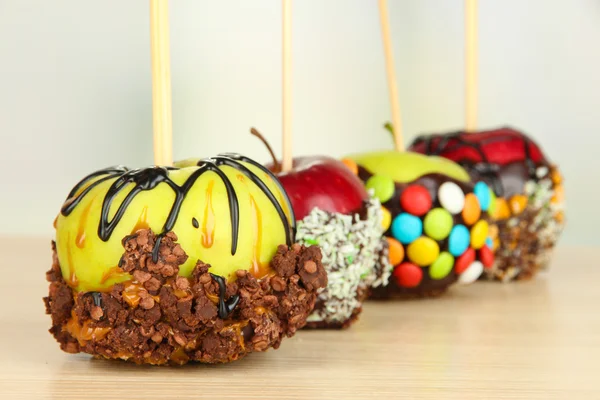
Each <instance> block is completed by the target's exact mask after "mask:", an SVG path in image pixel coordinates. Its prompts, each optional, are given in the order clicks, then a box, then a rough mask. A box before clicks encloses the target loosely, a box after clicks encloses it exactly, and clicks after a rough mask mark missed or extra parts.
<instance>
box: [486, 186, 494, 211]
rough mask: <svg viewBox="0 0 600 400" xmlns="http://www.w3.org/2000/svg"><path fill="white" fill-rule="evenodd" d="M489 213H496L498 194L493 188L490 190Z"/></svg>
mask: <svg viewBox="0 0 600 400" xmlns="http://www.w3.org/2000/svg"><path fill="white" fill-rule="evenodd" d="M487 213H488V214H489V215H494V214H495V213H496V194H495V193H494V191H493V190H490V206H489V207H488V210H487Z"/></svg>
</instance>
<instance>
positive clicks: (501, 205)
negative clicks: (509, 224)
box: [490, 197, 510, 220]
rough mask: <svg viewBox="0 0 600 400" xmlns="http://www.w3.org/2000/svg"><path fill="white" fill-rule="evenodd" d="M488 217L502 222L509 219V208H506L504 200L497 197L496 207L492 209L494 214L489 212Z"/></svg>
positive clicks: (506, 204)
mask: <svg viewBox="0 0 600 400" xmlns="http://www.w3.org/2000/svg"><path fill="white" fill-rule="evenodd" d="M490 215H491V216H492V218H494V219H496V220H503V219H507V218H509V217H510V208H508V203H507V202H506V199H504V198H502V197H498V198H497V199H496V206H495V207H494V212H493V213H491V212H490Z"/></svg>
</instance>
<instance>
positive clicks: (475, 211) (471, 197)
mask: <svg viewBox="0 0 600 400" xmlns="http://www.w3.org/2000/svg"><path fill="white" fill-rule="evenodd" d="M480 216H481V207H480V206H479V200H478V199H477V196H475V194H473V193H467V195H466V196H465V207H464V208H463V210H462V217H463V220H464V221H465V224H467V225H468V226H471V225H473V224H474V223H475V222H477V220H478V219H479V217H480Z"/></svg>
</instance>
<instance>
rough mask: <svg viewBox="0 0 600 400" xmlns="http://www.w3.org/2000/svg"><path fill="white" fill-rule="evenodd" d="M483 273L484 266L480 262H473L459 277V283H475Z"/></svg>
mask: <svg viewBox="0 0 600 400" xmlns="http://www.w3.org/2000/svg"><path fill="white" fill-rule="evenodd" d="M482 273H483V264H482V263H480V262H479V261H473V262H472V263H471V265H469V267H468V268H467V269H466V270H465V272H463V273H462V274H460V275H459V276H458V283H462V284H463V285H466V284H469V283H472V282H475V281H476V280H477V279H479V277H480V276H481V274H482Z"/></svg>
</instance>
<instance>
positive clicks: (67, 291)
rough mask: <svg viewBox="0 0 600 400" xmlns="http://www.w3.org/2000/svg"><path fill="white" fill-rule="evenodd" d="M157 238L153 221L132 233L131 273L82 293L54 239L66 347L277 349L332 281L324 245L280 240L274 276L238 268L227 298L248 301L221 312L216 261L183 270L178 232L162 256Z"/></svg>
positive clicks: (56, 299) (53, 304)
mask: <svg viewBox="0 0 600 400" xmlns="http://www.w3.org/2000/svg"><path fill="white" fill-rule="evenodd" d="M156 240H157V237H156V236H155V235H154V233H153V232H152V231H151V230H139V231H137V232H136V233H135V234H134V235H131V236H128V237H126V238H125V239H123V246H124V248H125V253H124V255H123V257H122V259H121V262H120V266H121V268H122V269H123V271H125V272H129V273H130V274H131V276H132V280H130V281H127V282H123V283H119V284H116V285H114V286H113V287H112V290H111V291H110V292H105V293H98V294H96V295H90V292H88V293H75V292H74V291H73V290H72V289H71V288H70V287H69V286H68V285H67V283H66V282H65V280H64V279H63V277H62V274H61V270H60V265H59V262H58V258H57V256H56V248H55V245H54V243H53V248H52V249H53V263H52V268H51V270H50V271H48V273H47V280H48V281H49V282H50V291H49V296H48V297H45V298H44V302H45V303H46V313H47V314H50V315H51V317H52V328H50V333H52V335H53V336H54V337H55V338H56V340H57V341H58V342H59V343H60V347H61V349H62V350H64V351H66V352H68V353H78V352H84V353H88V354H92V355H94V356H95V357H98V358H109V359H124V360H127V361H132V362H135V363H137V364H156V365H162V364H185V363H186V362H188V361H199V362H204V363H224V362H229V361H234V360H237V359H239V358H241V357H243V356H245V355H246V354H248V353H251V352H257V351H265V350H267V349H268V348H270V347H273V348H278V347H279V345H280V344H281V340H282V339H283V337H284V336H288V337H289V336H292V335H293V334H294V333H295V332H296V331H297V330H298V329H300V328H302V327H303V326H304V325H305V324H306V318H307V317H308V315H309V314H310V312H311V311H312V309H313V307H314V305H315V301H316V292H317V290H318V289H319V288H322V287H325V286H326V285H327V275H326V272H325V270H324V269H323V265H322V264H321V251H320V249H319V248H318V247H316V246H311V247H305V246H300V245H294V246H292V248H288V247H287V246H285V245H281V246H279V248H278V249H277V253H276V254H275V256H274V257H273V260H272V261H271V267H272V269H273V271H274V273H273V275H270V276H268V277H265V278H263V279H260V280H258V279H256V278H255V277H253V276H252V275H251V274H250V273H249V272H248V271H246V270H239V271H237V272H236V278H237V279H236V280H235V281H234V282H229V283H227V284H226V291H225V301H228V300H230V299H231V298H232V297H234V296H239V301H238V302H237V305H236V306H235V308H234V309H233V311H232V312H231V314H229V316H228V317H227V318H226V319H222V318H220V317H219V313H218V301H219V285H218V282H217V281H216V280H215V279H214V278H213V276H212V275H211V274H210V273H209V269H210V265H208V264H205V263H203V262H201V261H198V262H197V264H196V266H195V268H194V270H193V273H192V276H191V277H190V278H185V277H181V276H178V275H177V273H178V272H179V266H180V265H181V264H183V263H184V262H185V261H186V259H187V255H186V254H185V252H184V251H183V249H182V248H181V246H180V245H179V244H177V236H176V235H175V234H174V233H173V232H169V233H167V234H166V235H164V236H163V237H162V239H161V242H160V246H159V251H158V255H159V257H158V259H157V262H153V261H152V249H153V247H154V244H155V242H156ZM93 293H97V292H93ZM98 304H100V305H98Z"/></svg>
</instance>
